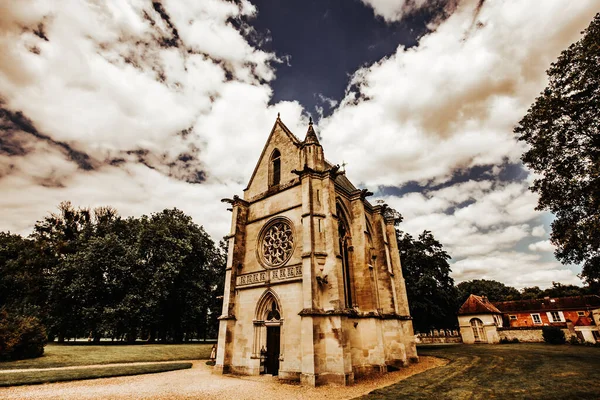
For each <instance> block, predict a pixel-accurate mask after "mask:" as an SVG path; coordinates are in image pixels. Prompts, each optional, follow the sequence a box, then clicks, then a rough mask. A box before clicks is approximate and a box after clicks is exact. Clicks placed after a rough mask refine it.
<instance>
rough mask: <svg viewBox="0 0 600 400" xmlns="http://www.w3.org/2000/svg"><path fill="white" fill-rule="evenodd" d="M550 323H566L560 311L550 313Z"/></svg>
mask: <svg viewBox="0 0 600 400" xmlns="http://www.w3.org/2000/svg"><path fill="white" fill-rule="evenodd" d="M548 319H549V320H550V322H564V320H563V318H562V315H561V312H560V311H550V312H549V313H548Z"/></svg>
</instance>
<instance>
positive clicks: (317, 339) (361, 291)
mask: <svg viewBox="0 0 600 400" xmlns="http://www.w3.org/2000/svg"><path fill="white" fill-rule="evenodd" d="M368 195H370V193H369V192H367V191H366V190H359V189H357V188H356V187H354V185H353V184H352V183H351V182H350V181H349V180H348V179H347V178H346V176H345V173H344V172H343V171H340V169H339V166H334V165H332V164H330V163H329V162H328V161H326V159H325V157H324V154H323V148H322V146H321V145H320V143H319V140H318V137H317V135H316V133H315V131H314V128H313V126H312V121H311V123H310V124H309V127H308V131H307V133H306V137H305V139H304V140H303V141H301V140H299V139H298V138H297V137H296V136H295V135H294V134H293V133H292V132H290V130H289V129H288V128H287V127H286V126H285V125H284V123H283V122H282V121H281V119H280V118H279V116H278V117H277V120H276V121H275V124H274V125H273V128H272V130H271V133H270V135H269V138H268V140H267V143H266V144H265V146H264V148H263V151H262V154H261V156H260V159H259V160H258V163H257V165H256V168H255V169H254V173H253V174H252V177H251V178H250V182H249V183H248V187H247V188H246V189H244V196H243V198H240V197H238V196H235V197H234V198H233V199H224V200H223V201H226V202H228V203H230V204H231V206H232V207H231V211H232V213H233V217H232V223H231V233H230V235H229V236H228V240H229V242H228V256H227V267H226V278H225V279H226V280H225V290H224V297H223V311H222V315H221V317H220V326H219V338H218V348H217V358H216V366H215V371H216V372H219V373H237V374H247V375H258V374H261V373H268V374H273V375H277V376H278V377H279V378H280V379H285V380H299V381H300V382H302V383H303V384H306V385H311V386H316V385H321V384H327V383H336V384H344V385H345V384H351V383H352V382H353V381H354V379H355V378H356V377H360V376H361V375H367V374H370V373H374V372H386V371H388V369H391V368H398V367H401V366H404V365H406V364H407V363H408V362H411V361H417V360H418V358H417V352H416V347H415V341H414V335H413V327H412V320H411V317H410V313H409V308H408V301H407V297H406V288H405V284H404V279H403V277H402V268H401V265H400V257H399V253H398V247H397V241H396V234H395V228H394V216H393V215H390V213H389V210H388V209H386V206H385V205H375V206H373V205H371V204H370V203H369V202H368V201H367V200H366V197H367V196H368Z"/></svg>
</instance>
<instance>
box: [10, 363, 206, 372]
mask: <svg viewBox="0 0 600 400" xmlns="http://www.w3.org/2000/svg"><path fill="white" fill-rule="evenodd" d="M194 361H196V360H178V361H138V362H130V363H112V364H90V365H72V366H69V367H50V368H15V369H0V374H12V373H15V372H37V371H61V370H65V369H90V368H104V367H107V368H108V367H123V366H130V365H154V364H179V363H183V362H191V363H193V362H194Z"/></svg>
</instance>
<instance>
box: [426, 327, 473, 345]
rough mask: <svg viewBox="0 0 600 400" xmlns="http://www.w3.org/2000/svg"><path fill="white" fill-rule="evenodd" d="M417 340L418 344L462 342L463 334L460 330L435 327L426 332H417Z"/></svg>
mask: <svg viewBox="0 0 600 400" xmlns="http://www.w3.org/2000/svg"><path fill="white" fill-rule="evenodd" d="M415 342H416V343H417V344H436V343H462V336H461V335H460V332H459V331H455V330H450V329H439V330H438V329H434V330H431V331H429V332H424V333H421V332H417V334H416V335H415Z"/></svg>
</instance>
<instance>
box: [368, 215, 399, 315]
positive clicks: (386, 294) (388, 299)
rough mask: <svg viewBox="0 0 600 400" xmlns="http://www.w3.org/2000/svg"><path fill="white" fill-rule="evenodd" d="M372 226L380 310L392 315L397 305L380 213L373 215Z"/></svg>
mask: <svg viewBox="0 0 600 400" xmlns="http://www.w3.org/2000/svg"><path fill="white" fill-rule="evenodd" d="M372 225H373V232H372V235H373V246H374V247H375V250H374V254H375V255H376V259H375V260H374V261H373V269H374V271H373V272H374V274H375V275H376V277H375V278H376V281H377V297H378V303H379V304H378V309H379V310H380V312H382V313H384V314H390V313H393V312H395V305H394V297H393V292H392V281H391V279H390V274H389V271H388V262H387V252H386V249H385V246H386V245H385V236H384V232H385V222H384V221H383V216H382V215H381V214H380V213H373V224H372Z"/></svg>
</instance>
